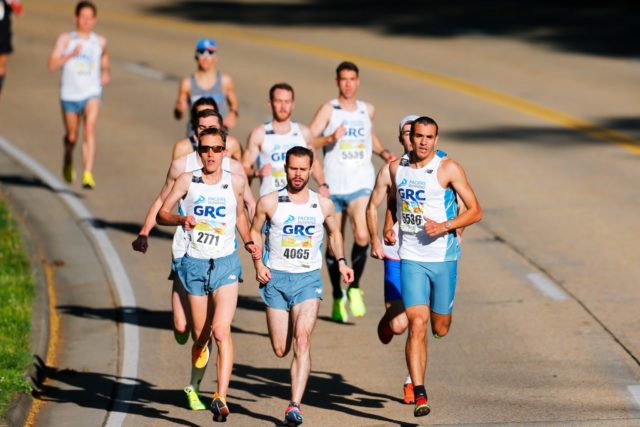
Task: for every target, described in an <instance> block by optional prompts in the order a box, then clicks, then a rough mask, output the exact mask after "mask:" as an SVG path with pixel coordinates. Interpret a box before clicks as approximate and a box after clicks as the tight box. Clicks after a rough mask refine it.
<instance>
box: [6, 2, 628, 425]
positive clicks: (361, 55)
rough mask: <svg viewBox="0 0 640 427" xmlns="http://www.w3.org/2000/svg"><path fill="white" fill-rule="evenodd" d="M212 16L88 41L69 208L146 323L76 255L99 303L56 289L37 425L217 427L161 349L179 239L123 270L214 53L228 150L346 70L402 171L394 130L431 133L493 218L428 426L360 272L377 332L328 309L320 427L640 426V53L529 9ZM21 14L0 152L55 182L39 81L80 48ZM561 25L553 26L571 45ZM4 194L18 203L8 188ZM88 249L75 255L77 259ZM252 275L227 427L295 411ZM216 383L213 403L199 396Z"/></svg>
mask: <svg viewBox="0 0 640 427" xmlns="http://www.w3.org/2000/svg"><path fill="white" fill-rule="evenodd" d="M212 3H213V5H211V4H209V5H208V6H207V2H182V1H168V0H167V1H165V2H162V1H158V0H136V1H122V0H118V1H109V2H101V4H100V11H99V24H98V27H97V31H98V32H100V33H102V34H105V35H106V36H107V37H108V40H109V49H110V52H111V57H112V64H113V66H112V80H113V81H112V84H111V85H110V86H109V87H108V88H107V89H106V91H105V95H104V109H103V111H102V113H101V116H100V121H99V126H98V157H97V165H96V169H95V177H96V180H97V184H98V186H97V189H96V190H95V191H92V192H87V191H83V190H81V189H80V187H79V184H78V183H76V184H74V185H72V186H71V190H72V192H74V193H75V194H77V195H78V197H79V198H80V199H81V201H82V202H83V203H84V204H85V205H86V206H87V207H88V208H89V210H90V211H91V212H92V213H93V215H94V216H95V219H96V220H97V221H94V222H93V223H94V224H96V225H95V227H98V228H99V229H100V230H101V231H102V232H104V231H106V234H107V236H108V237H109V238H110V240H111V242H112V243H113V246H114V247H115V249H116V251H117V254H118V255H119V256H120V259H121V260H122V262H123V264H124V267H125V270H126V272H127V274H128V277H129V279H130V281H131V283H132V284H133V288H134V292H135V299H136V301H137V307H136V308H135V311H130V314H133V316H131V315H129V316H125V317H122V316H119V315H118V311H117V304H115V303H114V302H113V301H114V299H115V300H117V297H116V296H115V295H117V293H116V290H115V289H116V288H115V286H114V284H113V283H109V281H107V280H106V279H104V276H105V274H106V273H104V272H103V274H102V277H103V279H101V280H100V279H99V276H100V275H97V276H98V277H97V278H94V277H93V276H91V275H89V276H87V277H85V276H82V275H83V274H85V273H86V274H89V273H90V272H86V271H85V270H86V269H84V270H83V269H76V270H67V271H66V272H65V268H73V266H74V265H77V264H78V259H76V258H74V256H80V255H78V254H76V255H73V253H70V254H67V255H64V256H65V257H67V258H65V259H62V260H58V261H61V262H58V264H57V265H58V268H57V271H58V274H59V275H62V276H65V277H66V279H67V281H68V280H69V279H70V278H75V279H76V280H75V282H79V283H80V284H81V283H83V282H87V283H91V286H96V287H97V288H99V291H96V293H95V294H94V295H95V298H93V299H92V298H91V297H90V295H89V296H87V295H82V298H78V299H73V298H69V297H70V296H71V295H75V292H76V291H79V289H83V288H82V286H80V287H79V288H77V290H73V288H72V289H71V290H70V289H69V288H63V284H64V283H65V280H64V279H65V277H58V279H60V280H59V282H58V283H56V286H57V288H56V293H57V294H58V295H59V296H62V299H63V300H64V301H71V302H66V303H63V302H60V301H58V304H57V314H58V315H59V316H60V319H61V327H60V330H59V336H58V338H59V348H58V350H57V360H56V362H55V365H54V366H49V370H48V373H49V377H50V378H49V379H48V380H47V382H46V383H45V387H43V389H42V391H41V394H40V399H41V400H42V404H41V405H40V406H39V412H38V413H37V414H35V418H34V419H35V423H36V425H41V426H46V425H61V424H64V425H82V426H86V425H103V424H104V423H105V420H106V419H107V416H108V410H109V409H110V408H114V412H113V413H112V414H111V418H110V421H111V422H112V423H115V424H117V422H115V421H118V420H122V419H123V420H124V421H123V424H124V425H126V426H140V425H154V426H155V425H187V426H195V425H206V424H208V423H210V415H209V413H208V412H198V413H193V412H189V411H188V410H187V409H185V401H184V399H183V393H182V391H181V389H182V387H183V386H184V385H185V384H186V382H187V380H188V376H189V348H188V347H180V346H178V345H176V343H175V342H174V340H173V334H172V332H171V329H170V306H169V282H168V281H166V273H167V270H168V266H169V242H170V239H169V237H170V232H171V230H169V229H167V228H165V229H162V230H160V231H158V232H157V233H156V234H155V236H154V237H153V238H152V239H151V248H150V251H149V252H148V253H147V254H146V255H141V254H138V253H133V252H132V251H131V249H130V242H131V241H132V240H133V238H134V237H135V233H136V231H137V230H138V228H139V225H140V223H141V221H142V219H143V217H144V214H145V212H146V209H147V207H148V205H149V202H150V201H151V200H152V198H153V197H154V196H155V194H156V193H157V191H158V190H159V188H160V185H161V183H162V180H163V178H164V174H165V171H166V167H167V165H168V162H169V158H170V147H171V145H172V144H173V143H174V142H175V141H176V140H177V139H179V138H180V137H181V136H182V132H183V129H184V123H178V122H176V121H175V120H174V119H173V118H172V115H171V110H172V106H173V102H174V99H175V95H176V90H177V78H178V77H179V76H182V75H185V74H187V73H189V72H191V71H192V70H193V68H194V62H193V57H192V51H193V45H194V42H195V40H197V39H198V38H200V37H202V36H205V35H208V36H213V37H215V38H216V40H217V41H218V42H219V46H220V49H219V57H220V61H219V67H220V68H221V69H223V70H225V71H227V72H229V73H231V74H232V76H233V77H234V79H235V83H236V87H237V92H238V96H239V99H240V106H241V107H240V110H241V116H240V120H239V125H238V127H237V128H236V129H235V130H234V132H233V134H235V135H236V136H238V137H239V138H241V139H242V140H244V139H245V138H246V135H247V134H248V132H249V131H250V129H251V128H252V127H253V126H255V125H256V124H258V123H259V122H260V121H262V120H264V119H266V118H268V109H267V107H266V101H267V90H268V88H269V86H270V85H271V84H272V83H274V82H277V81H283V80H284V81H288V82H290V83H291V84H293V86H294V87H295V88H296V90H297V93H296V95H297V109H296V111H295V114H294V116H295V118H296V119H297V120H299V121H301V122H303V123H308V122H309V121H310V119H311V117H312V115H313V113H314V112H315V110H316V108H317V107H318V106H319V105H320V104H321V103H322V102H324V101H326V100H328V99H330V98H332V97H333V96H334V95H335V94H336V89H335V86H334V81H333V73H334V71H333V70H334V69H335V66H336V64H337V63H338V62H339V61H340V60H341V59H343V58H353V59H355V60H356V61H357V62H358V63H359V64H360V65H361V69H362V72H361V77H362V86H361V92H360V95H361V97H362V98H363V99H366V100H368V101H371V102H372V103H374V104H375V105H376V106H377V129H378V133H379V135H380V137H381V139H382V140H383V141H384V144H385V146H386V147H387V148H388V149H392V150H394V151H395V152H396V153H398V152H399V146H398V145H397V143H396V139H395V138H396V130H397V127H396V126H397V122H398V120H399V119H400V118H401V117H402V116H404V115H405V114H408V113H424V114H428V115H432V116H433V117H435V118H436V119H437V120H438V121H439V123H440V125H441V129H442V132H441V137H440V143H441V148H442V149H444V150H446V151H447V152H448V153H449V155H450V156H451V157H453V158H455V159H457V160H459V161H460V162H461V163H462V164H463V165H464V166H465V168H466V171H467V173H468V176H469V178H470V180H471V182H472V184H473V185H474V188H475V190H476V192H477V194H478V197H479V199H480V201H481V204H482V206H483V207H484V210H485V218H484V220H483V222H482V223H481V224H479V225H476V226H474V227H472V228H471V229H469V230H468V231H467V232H466V233H465V238H464V258H463V260H462V262H461V267H460V280H459V288H458V293H457V299H456V310H455V316H454V318H455V321H454V323H453V328H452V331H451V333H450V334H449V336H447V337H446V339H444V340H441V341H438V342H435V343H434V342H433V341H430V347H429V348H430V360H429V370H428V376H427V388H428V390H429V393H430V398H431V401H432V406H433V412H432V414H431V415H429V417H427V418H425V419H420V420H416V419H414V418H413V416H412V408H411V407H408V406H404V405H402V404H401V402H400V400H399V398H400V397H401V384H402V381H403V379H404V376H405V374H406V368H405V365H404V355H403V341H404V339H403V338H396V339H394V340H393V341H392V343H391V344H389V345H388V346H383V345H381V344H380V343H379V342H378V341H377V337H376V333H375V326H376V324H377V320H378V318H379V316H380V315H381V314H382V311H383V310H382V284H381V280H380V277H381V273H382V264H381V263H380V262H377V261H374V260H371V261H370V262H369V263H368V264H367V268H366V271H365V275H364V278H363V281H362V286H363V288H364V290H365V298H366V301H367V303H368V313H367V315H366V317H364V318H363V319H358V320H356V321H355V322H354V323H352V324H349V325H338V324H335V323H332V322H331V321H329V320H328V316H329V315H330V307H331V301H330V298H328V299H327V300H326V301H325V302H324V303H323V305H322V308H321V313H320V320H319V321H318V325H317V327H316V330H315V332H314V335H313V349H312V354H313V372H312V375H311V379H310V381H309V385H308V389H307V393H306V395H305V398H304V402H303V409H304V415H305V417H306V420H307V424H308V425H314V426H320V425H322V426H330V425H336V426H337V425H341V426H342V425H360V426H375V425H404V424H412V423H416V422H420V423H423V424H444V425H459V424H473V425H477V424H482V423H485V424H488V425H496V424H509V423H513V424H527V423H532V424H536V423H539V424H545V425H566V424H571V423H575V424H578V425H584V424H592V425H604V424H606V425H640V407H639V405H640V402H639V401H638V399H640V397H639V395H640V393H639V392H638V386H637V384H639V383H640V366H639V363H638V359H639V358H640V328H638V314H637V313H638V306H639V304H640V292H639V291H638V286H637V284H638V279H640V263H638V249H637V246H636V241H637V237H638V236H639V235H640V225H639V224H640V222H639V221H638V220H637V211H638V208H639V207H640V188H639V187H638V183H639V182H640V168H639V167H638V165H639V162H640V157H639V156H638V153H639V151H638V148H637V145H633V144H634V143H633V141H634V138H636V139H637V138H639V137H640V135H639V134H638V133H639V132H638V130H639V126H638V107H640V97H639V96H638V93H639V92H638V90H637V88H638V87H640V77H639V76H640V73H639V71H640V63H639V62H638V57H637V53H638V52H637V48H633V47H632V46H631V45H630V44H626V45H625V44H621V43H619V40H617V39H616V37H617V35H618V33H616V32H615V31H613V30H611V28H610V27H609V26H608V25H605V26H602V27H600V28H603V27H606V28H603V33H602V34H603V37H605V42H603V43H595V42H594V41H597V39H598V38H597V37H594V33H597V34H600V33H599V32H598V31H599V30H598V31H596V30H595V29H594V27H591V26H590V25H589V23H590V22H592V21H591V19H592V18H590V16H591V15H589V14H584V20H583V21H581V20H580V19H582V18H580V17H582V16H583V15H579V14H574V10H570V9H564V10H562V9H561V10H554V9H553V8H552V6H545V5H546V3H544V2H543V3H542V4H539V5H540V10H538V11H537V12H539V13H534V14H533V17H531V16H529V15H528V11H527V9H526V7H523V10H522V11H517V10H512V11H511V12H510V13H505V14H504V15H501V14H500V13H501V12H500V10H498V9H499V7H500V2H498V3H496V4H494V5H493V7H494V8H497V9H496V10H493V9H489V10H483V9H482V8H477V7H475V6H474V4H475V3H473V2H468V3H466V2H463V6H461V7H464V6H465V5H466V6H468V7H469V8H470V9H469V10H468V11H467V12H468V13H467V14H465V13H463V12H464V10H456V9H455V8H454V7H452V6H451V7H447V6H439V7H438V8H433V9H430V10H427V9H425V8H418V10H419V13H418V14H412V12H411V11H393V10H391V9H387V8H388V6H385V7H378V6H371V5H362V4H361V6H351V7H343V8H336V9H335V10H332V9H331V7H336V6H337V5H336V4H333V3H328V5H327V4H326V3H325V4H324V5H323V3H320V2H314V1H308V2H306V1H300V2H288V1H286V2H285V1H282V2H266V1H265V2H262V1H257V2H238V3H237V4H235V3H231V2H223V3H217V4H216V3H215V2H212ZM614 3H615V2H614ZM505 4H507V3H505ZM27 6H28V8H27V16H25V17H24V18H22V19H14V22H15V31H16V33H17V35H16V37H15V44H16V47H17V52H16V54H15V55H13V56H12V58H11V63H10V66H9V74H8V77H7V80H6V82H5V89H4V92H3V95H2V101H1V102H0V121H1V122H0V126H1V128H0V129H1V134H2V136H4V137H5V138H7V139H8V140H9V141H11V142H12V143H13V144H15V146H17V147H19V148H21V149H22V150H24V151H25V152H27V153H28V154H29V155H30V156H32V157H33V158H34V159H35V160H36V161H38V162H40V163H41V164H42V165H44V166H45V167H46V168H47V169H48V170H50V171H52V172H53V173H55V174H59V173H60V168H61V159H62V142H61V141H62V126H61V120H60V113H59V108H58V97H57V85H58V83H57V82H58V75H55V74H48V73H47V72H46V60H47V55H48V53H49V50H50V48H51V46H52V44H53V41H54V39H55V36H56V35H57V34H58V33H59V32H61V31H64V30H68V29H70V28H71V24H72V20H71V11H72V7H73V2H70V1H45V0H33V1H30V2H28V5H27ZM303 6H304V7H303ZM558 7H560V6H558ZM602 8H603V11H601V13H602V15H598V13H599V12H598V10H596V11H595V12H594V14H592V15H593V16H603V17H608V18H607V19H609V20H613V19H621V22H622V24H620V25H622V28H624V25H628V23H629V21H628V19H627V20H625V19H626V17H627V14H626V13H624V12H622V13H618V14H617V15H616V14H614V16H613V17H611V15H610V14H609V15H607V12H608V11H609V9H607V7H606V6H602ZM613 9H614V8H613ZM622 10H623V9H622ZM473 16H477V17H478V19H473ZM490 16H491V17H492V19H488V18H489V17H490ZM501 16H504V18H501ZM545 16H546V17H547V18H545ZM549 16H560V17H563V16H564V17H565V18H566V20H567V24H566V26H563V20H562V19H551V18H549ZM574 16H577V18H573V17H574ZM485 18H486V19H485ZM510 19H511V20H513V22H511V21H509V20H510ZM537 19H539V21H540V22H538V21H536V20H537ZM572 19H575V20H576V22H574V21H572ZM603 19H604V18H603ZM607 22H609V21H607ZM280 23H282V24H284V25H278V24H280ZM511 24H512V25H511ZM623 33H624V32H621V33H620V34H623ZM606 37H609V39H607V38H606ZM608 40H609V41H610V40H613V41H614V43H611V44H607V43H606V41H608ZM634 49H636V50H634ZM590 125H593V126H596V128H589V126H590ZM598 127H603V128H606V129H610V130H613V131H616V132H621V133H616V132H611V131H606V130H605V131H602V129H600V128H598ZM576 128H580V129H581V130H580V129H578V130H576ZM625 135H626V137H625ZM604 140H608V141H604ZM612 142H614V143H612ZM76 164H78V165H79V164H80V150H77V152H76ZM376 165H377V166H379V165H380V162H379V161H377V160H376ZM1 175H2V180H3V182H2V183H3V185H5V186H7V187H11V186H14V191H20V188H17V189H16V188H15V187H16V185H17V184H16V182H17V181H19V180H16V179H15V178H16V176H15V174H13V172H11V174H10V173H9V172H7V171H3V173H2V174H1ZM25 191H26V190H25ZM44 209H45V210H46V209H48V208H44ZM52 209H53V208H52ZM69 237H71V236H69ZM80 240H82V239H77V240H76V239H74V240H70V242H71V243H69V245H74V244H78V245H81V244H86V243H82V242H80ZM347 240H348V241H350V239H349V238H347ZM75 242H77V243H75ZM62 244H64V243H62ZM349 246H350V244H349ZM349 246H348V247H349ZM243 265H244V267H245V276H246V278H247V280H246V282H245V283H244V284H243V285H242V288H241V297H240V300H239V304H238V310H237V312H236V317H235V320H234V329H233V331H234V340H235V346H236V360H235V367H234V375H233V378H232V383H231V391H230V394H229V402H230V406H231V411H232V416H231V417H230V419H229V425H243V426H244V425H273V424H274V423H278V422H279V420H280V419H281V417H282V413H283V410H284V407H285V405H286V402H287V396H288V386H287V383H288V365H289V359H285V360H280V359H277V358H276V357H275V356H273V354H272V352H271V349H270V346H269V343H268V338H267V335H266V327H265V322H264V314H263V309H262V304H261V302H260V301H259V298H258V297H257V292H256V290H257V288H256V284H255V281H254V280H253V279H252V276H253V273H252V269H251V268H250V265H249V261H248V259H247V257H246V256H244V255H243ZM92 271H94V270H92ZM105 271H106V270H105ZM94 272H95V271H94ZM76 285H78V283H76ZM87 286H88V285H87ZM328 295H329V292H328V289H327V296H328ZM74 301H75V302H74ZM122 319H124V322H123V321H122ZM132 319H133V320H132ZM127 322H129V323H127ZM74 325H75V326H74ZM78 325H84V327H79V326H78ZM124 325H127V327H128V328H129V329H128V330H129V331H135V334H130V335H129V337H130V338H131V337H132V336H134V335H135V336H139V346H140V347H139V349H140V351H139V356H140V358H139V363H138V365H137V370H136V371H135V372H136V377H135V378H131V379H129V382H128V383H129V384H135V385H136V386H135V388H134V389H133V396H132V398H131V399H127V400H126V401H124V402H116V404H115V405H112V403H113V398H114V397H113V396H112V393H113V390H114V389H115V387H114V386H115V384H116V381H118V380H119V379H120V378H119V375H120V374H119V373H120V372H122V371H121V370H120V369H121V364H122V357H123V354H124V355H128V356H129V359H128V360H132V359H131V357H132V356H134V355H135V354H133V353H131V352H128V351H129V350H130V349H128V348H123V340H124V338H123V336H124V333H123V330H124ZM136 334H137V335H136ZM105 343H108V345H105ZM118 345H119V346H120V347H118ZM134 353H135V352H134ZM212 371H213V369H210V370H209V372H208V373H207V375H206V377H205V380H204V383H203V387H202V388H203V390H204V391H205V392H206V393H207V395H208V394H209V392H211V391H212V390H213V381H214V374H213V373H212ZM634 392H635V393H636V394H635V397H634ZM124 397H125V398H126V397H127V396H126V393H125V395H124ZM123 404H124V405H123ZM123 410H124V411H126V413H127V415H126V417H124V418H119V417H120V416H121V415H122V414H121V413H119V412H118V411H123ZM114 420H115V421H114ZM112 425H113V424H112Z"/></svg>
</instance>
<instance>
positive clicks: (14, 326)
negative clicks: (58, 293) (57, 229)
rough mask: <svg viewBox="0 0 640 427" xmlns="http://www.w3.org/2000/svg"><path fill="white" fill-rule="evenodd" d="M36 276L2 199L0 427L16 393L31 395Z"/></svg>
mask: <svg viewBox="0 0 640 427" xmlns="http://www.w3.org/2000/svg"><path fill="white" fill-rule="evenodd" d="M33 293H34V290H33V276H32V274H31V268H30V266H29V261H28V258H27V256H26V254H25V251H24V247H23V245H22V239H21V237H20V232H19V230H18V227H17V225H16V223H15V221H14V220H13V218H12V217H11V213H10V212H9V210H8V208H7V206H6V205H5V203H4V202H3V200H2V199H1V198H0V301H1V303H0V424H1V423H2V422H1V420H3V419H4V416H5V413H6V410H7V406H8V404H9V402H10V401H11V398H12V397H13V396H14V395H15V394H16V393H29V392H30V390H31V388H30V387H29V383H28V382H27V380H26V378H25V377H24V373H25V370H26V369H27V367H28V366H29V363H30V362H31V361H32V356H31V352H30V349H29V332H30V329H31V303H32V300H33Z"/></svg>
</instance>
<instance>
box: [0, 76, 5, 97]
mask: <svg viewBox="0 0 640 427" xmlns="http://www.w3.org/2000/svg"><path fill="white" fill-rule="evenodd" d="M3 84H4V74H3V75H1V76H0V93H2V85H3Z"/></svg>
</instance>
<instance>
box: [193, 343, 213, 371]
mask: <svg viewBox="0 0 640 427" xmlns="http://www.w3.org/2000/svg"><path fill="white" fill-rule="evenodd" d="M191 361H192V362H193V366H195V367H196V368H198V369H202V368H204V367H205V366H207V362H209V347H208V346H207V345H206V344H205V346H204V347H200V346H199V345H198V344H196V343H194V344H193V347H191Z"/></svg>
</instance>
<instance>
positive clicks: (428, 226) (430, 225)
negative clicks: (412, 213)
mask: <svg viewBox="0 0 640 427" xmlns="http://www.w3.org/2000/svg"><path fill="white" fill-rule="evenodd" d="M424 231H426V232H427V234H428V235H429V237H438V236H439V235H441V234H444V233H445V232H446V231H447V229H446V228H445V226H444V222H442V223H440V222H435V221H432V220H430V219H429V218H425V219H424Z"/></svg>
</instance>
